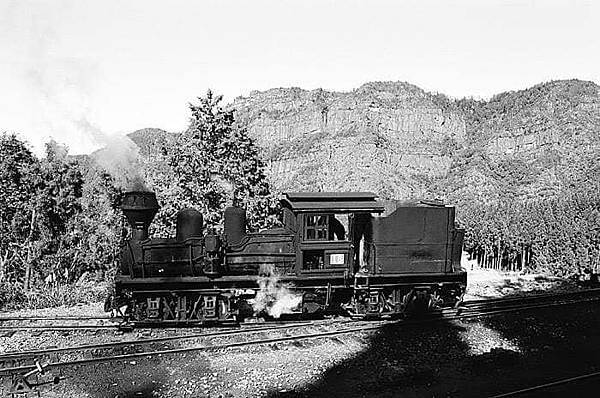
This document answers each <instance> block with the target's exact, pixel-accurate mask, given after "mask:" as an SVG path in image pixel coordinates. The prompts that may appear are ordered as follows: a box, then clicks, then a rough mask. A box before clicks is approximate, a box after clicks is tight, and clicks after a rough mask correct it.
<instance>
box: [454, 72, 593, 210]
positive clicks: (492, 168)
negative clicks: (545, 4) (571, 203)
mask: <svg viewBox="0 0 600 398" xmlns="http://www.w3.org/2000/svg"><path fill="white" fill-rule="evenodd" d="M454 105H456V106H457V107H458V108H460V109H461V110H462V111H463V112H464V115H465V120H466V121H467V137H468V140H467V145H466V148H468V149H467V150H466V151H460V152H457V157H456V159H455V161H454V163H453V167H452V170H451V172H450V173H449V177H450V179H449V181H447V183H446V185H447V186H451V187H453V195H452V196H453V197H454V198H456V199H460V198H467V197H469V198H472V197H474V196H484V197H486V198H487V199H494V198H497V197H500V196H505V195H506V193H507V192H508V194H510V195H512V196H514V197H515V198H519V199H527V198H537V197H543V196H554V195H557V194H561V193H568V192H569V191H570V190H572V188H574V187H575V186H578V185H580V184H585V183H586V182H587V181H590V179H593V178H597V177H599V176H600V175H599V174H598V173H599V170H598V166H599V160H600V87H598V85H596V84H595V83H593V82H586V81H580V80H563V81H553V82H549V83H544V84H539V85H536V86H534V87H531V88H529V89H526V90H521V91H514V92H508V93H502V94H499V95H497V96H494V97H493V98H492V99H491V100H489V101H469V100H462V101H457V102H456V103H455V104H454ZM476 191H480V192H476ZM494 191H495V192H494ZM481 192H484V193H485V195H481Z"/></svg>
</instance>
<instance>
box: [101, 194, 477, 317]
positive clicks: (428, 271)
mask: <svg viewBox="0 0 600 398" xmlns="http://www.w3.org/2000/svg"><path fill="white" fill-rule="evenodd" d="M281 206H282V208H283V218H282V222H283V227H282V228H279V229H271V230H265V231H261V232H256V233H248V232H246V213H245V210H244V209H242V208H239V207H228V208H226V210H225V213H224V225H223V233H222V234H218V233H215V232H214V231H205V228H204V226H203V217H202V214H201V213H200V212H198V211H196V210H194V209H183V210H181V211H180V212H179V213H178V215H177V226H176V231H177V232H176V236H175V238H169V239H158V238H149V236H148V227H149V225H150V223H151V221H152V219H153V218H154V216H155V214H156V212H157V211H158V209H159V206H158V202H157V200H156V196H155V194H154V193H152V192H128V193H126V194H125V196H124V199H123V204H122V210H123V213H124V214H125V216H126V217H127V220H128V221H129V224H130V226H131V235H130V238H129V239H127V240H125V241H124V242H123V245H122V251H121V264H120V270H119V273H118V275H117V276H116V282H115V295H114V296H113V297H112V299H111V301H110V303H111V304H110V305H108V307H107V309H110V308H118V307H121V308H122V307H125V306H126V308H125V310H124V314H123V315H124V316H125V318H126V319H127V320H129V321H130V322H132V323H134V324H135V323H138V324H139V323H144V324H146V323H157V324H172V323H175V324H204V323H209V322H219V323H220V322H228V321H233V322H237V321H241V320H243V319H244V318H247V317H252V316H256V315H257V313H264V314H266V315H269V314H270V315H272V316H274V317H277V316H279V315H280V314H281V313H282V312H284V313H286V312H292V313H301V314H315V313H331V312H338V313H339V312H345V313H346V314H350V315H352V316H357V317H365V316H382V315H399V314H406V313H409V312H412V311H419V310H425V309H428V308H432V307H443V306H452V305H455V304H457V302H459V301H460V300H461V299H462V296H463V294H464V291H465V287H466V282H467V277H466V272H464V271H463V270H462V269H461V268H460V258H461V251H462V241H463V235H464V232H463V230H461V229H459V228H457V227H456V225H455V220H454V216H455V210H454V208H453V207H450V206H445V205H443V204H442V203H441V202H436V201H432V202H429V201H420V202H414V203H398V202H393V203H392V202H386V203H384V202H379V201H377V200H376V196H375V194H373V193H368V192H349V193H287V194H285V195H284V196H283V198H282V199H281ZM384 214H385V216H384Z"/></svg>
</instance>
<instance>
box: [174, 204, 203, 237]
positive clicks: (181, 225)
mask: <svg viewBox="0 0 600 398" xmlns="http://www.w3.org/2000/svg"><path fill="white" fill-rule="evenodd" d="M202 227H203V219H202V213H200V212H199V211H198V210H196V209H192V208H187V209H183V210H180V211H179V212H178V213H177V226H176V234H175V237H176V238H177V240H178V241H180V242H181V241H184V240H186V239H188V238H191V237H192V236H194V237H201V236H202Z"/></svg>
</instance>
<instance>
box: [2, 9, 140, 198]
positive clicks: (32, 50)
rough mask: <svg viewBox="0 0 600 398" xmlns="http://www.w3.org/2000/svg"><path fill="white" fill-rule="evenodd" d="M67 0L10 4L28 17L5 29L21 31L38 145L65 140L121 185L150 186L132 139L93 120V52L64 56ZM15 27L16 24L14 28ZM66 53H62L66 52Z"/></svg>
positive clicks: (19, 16)
mask: <svg viewBox="0 0 600 398" xmlns="http://www.w3.org/2000/svg"><path fill="white" fill-rule="evenodd" d="M68 7H69V4H68V3H67V4H65V3H61V4H60V5H56V4H54V3H48V4H44V3H40V4H36V5H35V7H29V6H27V5H24V6H21V5H19V3H18V2H15V3H13V4H11V5H10V6H9V7H8V10H7V11H8V12H9V13H10V15H11V18H7V19H6V20H4V19H2V20H3V21H4V22H6V23H7V24H11V23H12V22H11V19H14V20H18V21H27V23H26V24H22V25H21V26H19V25H16V23H12V25H11V26H9V27H4V28H3V29H7V30H6V31H7V32H9V31H17V30H22V31H23V36H24V37H25V40H23V42H22V43H19V45H20V46H21V47H22V48H23V51H22V54H23V59H22V60H17V61H15V62H21V63H24V66H25V68H24V69H25V70H26V72H25V73H24V74H23V75H22V78H23V79H24V82H25V83H26V84H27V86H28V88H29V90H28V91H29V93H31V98H30V103H31V110H32V111H31V114H30V123H31V130H32V131H31V132H33V133H34V134H36V135H37V136H38V137H37V138H38V140H39V141H38V142H34V145H36V146H37V147H38V148H42V147H43V145H41V143H42V142H43V141H44V140H48V139H54V140H55V141H57V142H59V143H66V144H67V145H68V146H69V147H70V150H71V153H90V152H92V151H93V150H95V149H98V148H102V149H100V150H98V151H96V152H95V153H94V154H93V155H92V157H93V158H94V159H96V160H97V161H98V163H99V164H100V165H101V166H102V167H103V168H105V169H106V170H107V171H108V172H109V173H110V174H111V175H112V176H113V178H115V180H116V182H117V184H118V185H119V186H120V187H121V188H123V189H133V190H147V188H146V187H145V186H144V184H143V178H142V177H141V173H140V170H141V165H140V160H139V150H138V148H137V146H136V145H135V143H134V142H133V141H131V140H130V139H129V138H128V137H125V136H120V135H115V134H107V133H106V132H105V131H102V129H101V128H100V127H99V126H98V125H97V123H94V121H93V120H94V112H93V110H94V106H93V104H92V101H91V98H92V93H93V92H94V88H95V86H96V83H97V81H98V79H97V77H98V75H99V72H100V71H101V63H100V61H99V60H98V59H95V58H94V57H93V56H90V55H87V56H86V55H84V54H77V53H73V54H70V55H69V56H65V55H62V56H61V55H57V54H61V51H60V49H61V48H63V47H64V46H63V44H64V43H63V41H62V40H61V36H60V34H58V32H57V28H56V27H57V26H60V23H61V21H62V18H63V15H64V13H65V12H68V10H65V8H68ZM13 25H14V26H13ZM62 53H63V54H64V52H62Z"/></svg>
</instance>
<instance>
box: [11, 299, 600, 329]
mask: <svg viewBox="0 0 600 398" xmlns="http://www.w3.org/2000/svg"><path fill="white" fill-rule="evenodd" d="M595 296H600V289H586V290H581V291H576V292H564V293H554V294H538V295H534V296H525V297H510V298H492V299H478V300H469V301H465V302H463V303H462V305H461V307H460V308H459V311H461V312H462V313H464V314H465V316H466V315H467V313H469V314H470V313H473V312H474V311H475V310H477V309H485V310H486V311H489V310H490V308H491V307H492V306H496V307H499V308H505V309H506V308H507V307H508V306H510V305H512V306H514V307H515V308H520V307H522V306H523V305H532V304H533V303H536V302H540V303H544V302H545V301H557V300H569V299H583V298H584V297H590V298H593V297H595ZM440 313H441V314H444V315H452V314H453V310H452V309H447V310H443V311H441V312H440ZM90 320H96V321H99V323H94V324H80V323H69V324H66V323H62V324H56V323H54V322H56V321H72V322H81V321H90ZM45 322H53V323H50V324H45ZM106 322H108V323H109V324H108V325H107V324H106ZM119 322H120V318H110V317H107V316H104V317H103V316H55V317H40V316H23V317H15V316H10V317H9V316H4V317H3V316H0V332H2V331H4V332H17V331H38V332H51V331H69V330H72V331H75V330H83V331H85V330H117V329H118V327H119ZM15 323H16V324H15Z"/></svg>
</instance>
